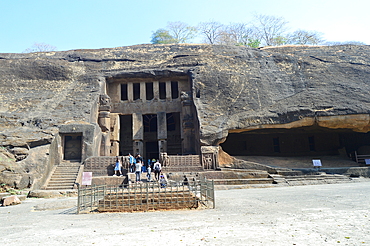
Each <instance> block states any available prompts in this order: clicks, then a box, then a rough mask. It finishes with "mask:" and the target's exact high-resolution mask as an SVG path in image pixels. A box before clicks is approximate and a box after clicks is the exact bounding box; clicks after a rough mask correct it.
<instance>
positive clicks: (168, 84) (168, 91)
mask: <svg viewBox="0 0 370 246" xmlns="http://www.w3.org/2000/svg"><path fill="white" fill-rule="evenodd" d="M171 99H172V93H171V81H166V100H171Z"/></svg>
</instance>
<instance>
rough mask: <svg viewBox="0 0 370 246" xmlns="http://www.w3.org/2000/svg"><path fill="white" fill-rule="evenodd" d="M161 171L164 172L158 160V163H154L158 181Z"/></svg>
mask: <svg viewBox="0 0 370 246" xmlns="http://www.w3.org/2000/svg"><path fill="white" fill-rule="evenodd" d="M161 171H162V166H161V163H159V161H158V160H157V161H156V163H154V176H155V179H156V180H157V181H158V180H159V175H160V173H161Z"/></svg>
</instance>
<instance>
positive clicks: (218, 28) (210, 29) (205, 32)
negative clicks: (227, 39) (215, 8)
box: [198, 21, 224, 44]
mask: <svg viewBox="0 0 370 246" xmlns="http://www.w3.org/2000/svg"><path fill="white" fill-rule="evenodd" d="M223 27H224V25H223V24H221V23H219V22H216V21H209V22H201V23H199V25H198V30H199V32H200V34H201V36H203V38H204V41H205V42H206V43H208V44H216V43H217V42H218V41H219V38H220V36H221V35H222V31H223V30H222V28H223Z"/></svg>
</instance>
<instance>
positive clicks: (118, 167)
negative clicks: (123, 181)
mask: <svg viewBox="0 0 370 246" xmlns="http://www.w3.org/2000/svg"><path fill="white" fill-rule="evenodd" d="M121 168H122V162H121V160H120V159H119V158H118V156H116V164H115V166H114V174H113V176H117V175H118V173H119V176H123V175H122V171H121Z"/></svg>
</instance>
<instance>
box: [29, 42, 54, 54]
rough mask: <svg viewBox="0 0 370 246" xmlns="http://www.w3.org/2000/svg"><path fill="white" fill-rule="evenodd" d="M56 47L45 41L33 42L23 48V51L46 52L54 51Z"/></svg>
mask: <svg viewBox="0 0 370 246" xmlns="http://www.w3.org/2000/svg"><path fill="white" fill-rule="evenodd" d="M55 50H57V47H55V46H52V45H50V44H45V43H34V44H33V45H32V46H31V47H29V48H27V49H25V50H24V51H23V53H33V52H48V51H55Z"/></svg>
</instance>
